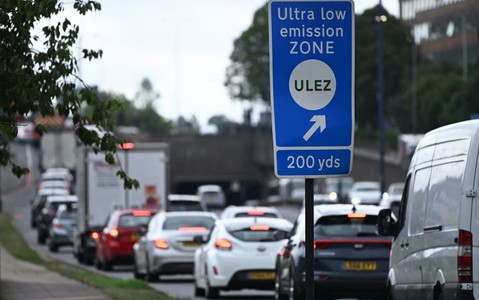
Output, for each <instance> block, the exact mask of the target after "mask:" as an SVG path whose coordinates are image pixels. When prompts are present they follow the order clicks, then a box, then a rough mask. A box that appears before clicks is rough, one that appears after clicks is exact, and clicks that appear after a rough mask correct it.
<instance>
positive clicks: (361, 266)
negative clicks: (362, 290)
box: [343, 261, 376, 271]
mask: <svg viewBox="0 0 479 300" xmlns="http://www.w3.org/2000/svg"><path fill="white" fill-rule="evenodd" d="M343 268H344V269H345V270H349V271H375V270H376V262H374V261H346V262H344V264H343Z"/></svg>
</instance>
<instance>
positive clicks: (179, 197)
mask: <svg viewBox="0 0 479 300" xmlns="http://www.w3.org/2000/svg"><path fill="white" fill-rule="evenodd" d="M168 201H198V202H200V197H198V196H196V195H188V194H184V195H183V194H170V195H168Z"/></svg>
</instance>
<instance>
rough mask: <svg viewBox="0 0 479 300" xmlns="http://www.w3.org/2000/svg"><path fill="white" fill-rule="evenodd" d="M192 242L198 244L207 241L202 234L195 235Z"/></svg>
mask: <svg viewBox="0 0 479 300" xmlns="http://www.w3.org/2000/svg"><path fill="white" fill-rule="evenodd" d="M193 242H195V243H198V244H205V243H206V242H207V240H206V237H205V236H202V235H195V236H194V237H193Z"/></svg>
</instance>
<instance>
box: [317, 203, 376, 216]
mask: <svg viewBox="0 0 479 300" xmlns="http://www.w3.org/2000/svg"><path fill="white" fill-rule="evenodd" d="M353 207H355V208H356V211H355V212H357V213H360V212H361V213H366V214H368V215H377V214H379V211H380V210H381V209H383V207H380V206H377V205H353V204H322V205H316V206H314V210H315V212H316V213H318V214H320V215H321V216H326V215H347V214H349V213H351V212H353Z"/></svg>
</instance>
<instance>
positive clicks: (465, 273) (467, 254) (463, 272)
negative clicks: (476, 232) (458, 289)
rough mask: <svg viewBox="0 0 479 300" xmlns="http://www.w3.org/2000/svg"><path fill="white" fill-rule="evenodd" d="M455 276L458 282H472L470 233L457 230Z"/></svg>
mask: <svg viewBox="0 0 479 300" xmlns="http://www.w3.org/2000/svg"><path fill="white" fill-rule="evenodd" d="M458 245H459V249H458V251H457V276H458V278H459V282H460V283H472V233H471V232H469V231H465V230H459V243H458Z"/></svg>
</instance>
